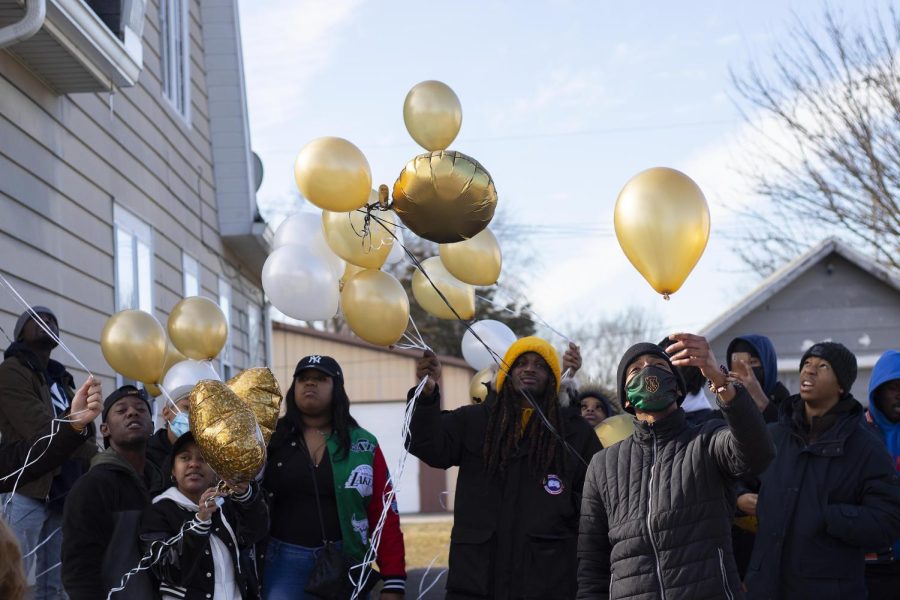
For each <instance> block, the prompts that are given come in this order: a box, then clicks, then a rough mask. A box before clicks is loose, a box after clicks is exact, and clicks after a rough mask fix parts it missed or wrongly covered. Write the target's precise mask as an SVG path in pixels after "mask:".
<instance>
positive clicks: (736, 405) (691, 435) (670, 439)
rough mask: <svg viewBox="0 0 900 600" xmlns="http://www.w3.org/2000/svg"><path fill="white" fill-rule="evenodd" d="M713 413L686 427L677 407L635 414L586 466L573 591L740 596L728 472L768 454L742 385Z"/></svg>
mask: <svg viewBox="0 0 900 600" xmlns="http://www.w3.org/2000/svg"><path fill="white" fill-rule="evenodd" d="M719 407H720V409H721V411H722V415H723V416H724V417H725V420H726V421H727V426H726V423H724V422H722V421H720V420H718V419H715V420H711V421H707V422H705V423H703V424H701V425H699V426H697V427H690V426H689V425H688V424H687V421H686V420H685V414H684V411H683V410H681V409H680V408H679V409H678V410H677V411H676V412H674V413H672V414H671V415H669V416H667V417H665V418H664V419H662V420H660V421H657V422H656V423H653V424H651V423H647V422H643V421H638V422H636V425H635V426H636V428H635V432H634V434H633V435H632V437H630V438H627V439H625V440H623V441H622V442H620V443H618V444H616V445H615V446H612V447H610V448H607V449H605V450H603V451H602V452H600V453H599V454H597V455H596V456H595V457H594V459H593V460H592V461H591V465H590V467H589V469H588V475H587V481H586V482H585V486H584V501H583V505H582V508H581V528H580V530H579V536H578V598H584V599H588V598H590V599H595V598H640V599H641V600H650V599H664V600H681V599H690V600H700V599H705V598H717V599H718V598H727V599H729V600H730V599H731V598H734V597H738V596H739V594H740V591H739V590H740V581H739V578H738V574H737V569H736V567H735V563H734V559H733V557H732V553H731V519H732V514H733V512H734V497H733V492H732V490H731V488H732V484H733V480H734V478H737V477H739V476H741V475H744V474H746V473H759V472H761V471H762V470H763V469H765V467H766V465H768V464H769V461H771V460H772V456H773V455H774V451H775V450H774V446H773V444H772V440H771V438H770V437H769V435H768V433H767V432H766V427H765V424H764V423H763V420H762V415H760V413H759V410H758V409H757V408H756V405H755V404H754V403H753V401H752V400H751V398H750V396H749V394H747V392H746V391H745V390H743V389H739V390H738V392H737V395H736V396H735V397H734V399H732V401H731V402H730V403H729V404H727V405H724V404H721V403H720V404H719Z"/></svg>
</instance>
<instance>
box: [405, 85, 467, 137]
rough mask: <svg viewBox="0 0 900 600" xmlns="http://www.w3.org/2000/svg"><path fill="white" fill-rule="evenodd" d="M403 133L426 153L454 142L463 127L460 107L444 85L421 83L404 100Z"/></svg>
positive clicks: (453, 94) (453, 95) (454, 95)
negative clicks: (409, 136) (404, 125)
mask: <svg viewBox="0 0 900 600" xmlns="http://www.w3.org/2000/svg"><path fill="white" fill-rule="evenodd" d="M403 122H404V123H405V124H406V130H407V131H409V135H411V136H412V138H413V139H414V140H416V142H417V143H418V144H419V145H420V146H422V147H423V148H425V149H426V150H428V151H430V152H433V151H435V150H443V149H445V148H446V147H447V146H449V145H450V144H452V143H453V140H454V139H456V134H458V133H459V128H460V127H461V126H462V106H461V105H460V104H459V98H458V97H457V96H456V94H455V93H454V91H453V90H451V89H450V86H448V85H447V84H446V83H442V82H440V81H423V82H422V83H419V84H416V85H415V86H413V88H412V89H411V90H409V93H408V94H406V100H404V101H403Z"/></svg>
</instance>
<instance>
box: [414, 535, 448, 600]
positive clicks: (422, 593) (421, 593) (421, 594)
mask: <svg viewBox="0 0 900 600" xmlns="http://www.w3.org/2000/svg"><path fill="white" fill-rule="evenodd" d="M448 550H450V544H449V543H448V544H447V546H446V547H445V548H444V549H443V550H441V551H439V552H438V553H437V554H435V555H434V558H432V559H431V562H430V563H428V567H427V568H426V569H425V572H424V573H422V579H420V580H419V595H418V596H416V600H422V598H424V597H425V594H427V593H428V592H430V591H431V588H433V587H434V586H436V585H437V583H438V581H440V580H441V577H443V575H444V573H446V572H447V569H441V571H440V572H439V573H438V574H437V575H436V576H435V577H434V581H432V582H431V583H430V584H429V585H428V587H427V588H425V589H424V590H423V589H422V586H424V585H425V580H426V579H427V578H428V572H429V571H431V567H433V566H434V563H435V561H437V559H438V558H440V557H441V555H442V554H444V553H445V552H447V551H448Z"/></svg>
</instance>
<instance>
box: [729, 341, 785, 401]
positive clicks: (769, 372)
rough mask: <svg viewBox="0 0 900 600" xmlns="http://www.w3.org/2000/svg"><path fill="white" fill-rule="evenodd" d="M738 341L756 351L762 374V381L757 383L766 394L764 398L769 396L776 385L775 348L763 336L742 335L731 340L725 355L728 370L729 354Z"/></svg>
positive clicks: (776, 364)
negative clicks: (743, 342)
mask: <svg viewBox="0 0 900 600" xmlns="http://www.w3.org/2000/svg"><path fill="white" fill-rule="evenodd" d="M739 340H743V341H745V342H747V343H748V344H750V345H751V346H753V348H755V349H756V353H757V354H758V355H759V362H760V363H762V368H763V374H764V377H763V381H760V382H759V383H760V385H761V386H762V389H763V391H764V392H765V393H766V396H771V395H772V392H774V391H775V385H776V384H777V383H778V356H777V355H776V354H775V346H773V345H772V340H770V339H769V338H767V337H766V336H764V335H756V334H749V335H742V336H740V337H736V338H734V339H733V340H731V343H730V344H728V350H727V351H726V353H725V361H726V363H727V364H728V368H729V369H731V368H732V367H731V352H732V350H733V348H734V345H735V343H737V342H738V341H739Z"/></svg>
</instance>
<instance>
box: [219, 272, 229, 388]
mask: <svg viewBox="0 0 900 600" xmlns="http://www.w3.org/2000/svg"><path fill="white" fill-rule="evenodd" d="M219 308H221V309H222V312H223V313H225V322H226V323H228V340H226V342H225V348H223V349H222V370H223V371H225V370H226V368H230V366H231V284H229V283H228V281H227V280H225V279H222V278H219Z"/></svg>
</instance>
